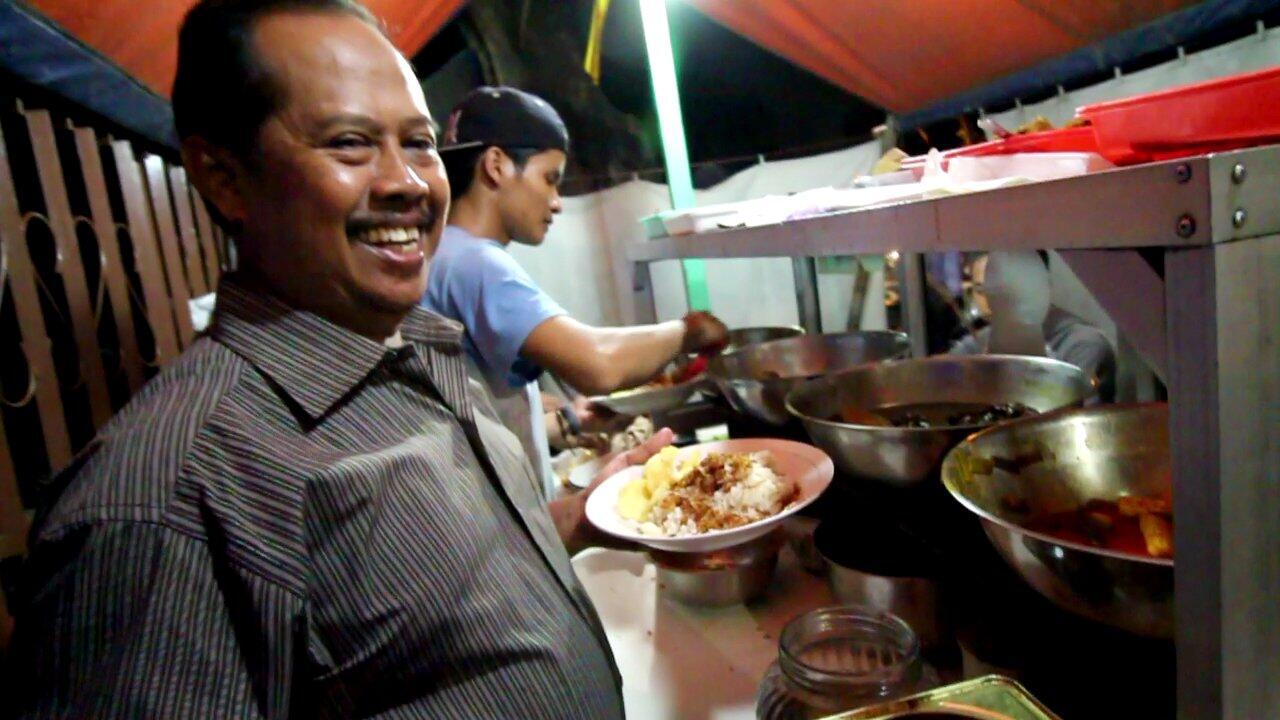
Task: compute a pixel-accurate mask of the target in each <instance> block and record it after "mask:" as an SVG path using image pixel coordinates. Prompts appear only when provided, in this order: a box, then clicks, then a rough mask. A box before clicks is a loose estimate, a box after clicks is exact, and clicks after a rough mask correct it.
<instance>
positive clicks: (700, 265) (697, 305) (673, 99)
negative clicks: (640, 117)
mask: <svg viewBox="0 0 1280 720" xmlns="http://www.w3.org/2000/svg"><path fill="white" fill-rule="evenodd" d="M640 21H641V23H642V24H643V25H644V44H645V48H646V50H647V52H648V55H649V75H650V77H651V78H652V82H653V98H654V103H655V105H657V108H658V128H659V130H660V133H661V135H662V156H663V160H664V162H665V164H666V166H667V187H668V188H669V189H670V191H671V206H672V207H673V208H675V209H677V210H684V209H686V208H691V207H694V206H696V205H697V204H698V203H697V200H696V199H695V198H694V195H693V176H692V174H691V173H690V172H689V149H688V147H687V145H686V144H685V138H684V118H683V116H682V115H681V113H680V89H679V87H678V86H677V85H676V62H675V55H674V54H673V53H672V52H671V28H670V25H669V23H668V20H667V6H666V0H640ZM684 284H685V290H686V291H687V292H688V295H689V307H690V308H692V309H694V310H709V309H710V308H711V297H710V295H709V294H708V293H707V270H706V264H705V263H704V262H703V261H701V260H685V261H684Z"/></svg>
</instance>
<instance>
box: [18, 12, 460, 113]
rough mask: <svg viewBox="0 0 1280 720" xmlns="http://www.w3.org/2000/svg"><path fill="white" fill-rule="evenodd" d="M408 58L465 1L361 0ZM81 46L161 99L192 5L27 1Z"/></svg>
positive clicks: (166, 89)
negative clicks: (383, 24) (181, 30)
mask: <svg viewBox="0 0 1280 720" xmlns="http://www.w3.org/2000/svg"><path fill="white" fill-rule="evenodd" d="M362 1H363V3H364V5H365V7H368V8H369V10H371V11H372V12H373V14H374V15H377V16H378V17H379V18H381V19H382V21H383V22H384V23H385V24H386V27H387V31H388V33H389V34H390V35H391V40H392V42H394V43H395V44H396V47H398V48H399V49H400V51H401V52H403V53H404V54H405V55H408V56H412V55H413V54H414V53H416V52H417V51H418V50H419V49H420V48H421V47H422V46H423V45H425V44H426V42H427V41H428V40H430V39H431V37H432V36H433V35H435V34H436V32H437V31H438V30H439V29H440V28H441V27H443V26H444V24H445V23H446V22H448V21H449V19H450V18H452V17H453V15H454V13H456V12H457V11H458V9H459V8H460V7H462V5H463V4H464V2H465V0H362ZM30 4H31V5H32V6H34V7H35V8H36V9H37V10H39V11H40V12H41V13H43V14H44V15H45V16H47V17H48V18H49V19H50V20H53V21H54V22H56V23H58V24H59V25H61V26H62V27H63V28H65V29H66V30H67V31H68V32H70V33H71V34H72V35H74V36H75V37H77V38H79V39H80V40H81V41H83V42H84V43H85V44H87V45H89V46H90V47H92V48H94V49H96V50H97V51H98V52H100V53H102V54H103V55H105V56H107V57H108V58H110V59H111V60H113V61H114V62H115V63H116V64H117V65H119V66H120V67H121V68H123V69H124V70H125V71H126V72H128V73H129V74H130V75H132V76H133V77H135V78H137V79H138V80H140V81H142V83H143V84H144V85H146V86H147V87H149V88H151V89H152V90H154V91H155V92H157V93H158V94H160V95H163V96H165V97H168V96H169V88H170V85H172V84H173V73H174V69H175V68H176V67H177V63H178V26H179V25H181V24H182V18H183V16H184V15H186V13H187V10H189V9H190V8H191V6H192V5H194V4H195V2H194V0H30Z"/></svg>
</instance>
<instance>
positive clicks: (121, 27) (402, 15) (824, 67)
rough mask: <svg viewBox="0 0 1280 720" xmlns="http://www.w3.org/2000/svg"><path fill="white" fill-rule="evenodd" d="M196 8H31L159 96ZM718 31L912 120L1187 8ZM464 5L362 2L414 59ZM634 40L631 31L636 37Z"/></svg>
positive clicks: (828, 18) (817, 3)
mask: <svg viewBox="0 0 1280 720" xmlns="http://www.w3.org/2000/svg"><path fill="white" fill-rule="evenodd" d="M193 1H194V0H29V2H31V4H32V5H33V6H34V7H35V8H36V9H38V10H39V11H40V12H42V13H44V14H45V15H46V16H48V17H49V18H51V19H53V20H54V21H56V22H57V23H59V24H60V25H62V26H63V27H64V28H66V29H67V30H69V31H70V32H71V33H72V34H73V35H75V36H76V37H78V38H80V39H81V40H82V41H84V42H85V43H87V44H88V45H90V46H92V47H94V48H96V49H97V50H98V51H100V52H101V53H103V54H104V55H106V56H107V57H108V58H110V59H112V60H113V61H114V62H115V63H116V64H118V65H120V66H121V67H122V68H124V69H125V70H126V71H127V72H129V73H130V74H131V75H133V76H134V77H136V78H138V79H139V80H141V81H142V82H143V83H145V84H146V85H148V86H149V87H151V88H152V89H154V90H156V91H157V92H159V93H160V94H161V95H165V96H167V95H168V93H169V86H170V84H171V83H172V81H173V69H174V63H175V61H176V57H177V47H176V37H177V28H178V25H179V23H180V22H181V21H182V16H183V14H184V13H185V12H186V10H187V8H189V7H190V6H191V5H192V4H193ZM689 1H690V2H692V4H693V5H695V6H696V7H698V8H699V9H701V10H702V11H703V12H705V13H706V14H707V15H709V16H710V17H712V18H714V19H715V20H717V21H718V22H720V23H721V24H723V25H725V26H727V27H729V28H730V29H732V30H734V31H736V32H738V33H739V34H741V35H744V36H746V37H748V38H750V39H751V40H753V41H754V42H756V43H757V44H759V45H761V46H763V47H766V48H768V49H770V50H772V51H773V52H776V53H777V54H779V55H781V56H783V57H785V58H787V59H788V60H790V61H791V62H793V63H795V64H797V65H799V66H801V67H804V68H806V69H808V70H809V71H811V72H813V73H815V74H817V75H819V76H820V77H823V78H826V79H827V80H828V81H830V82H832V83H834V84H836V85H838V86H840V87H842V88H844V89H845V90H848V91H849V92H851V93H853V94H855V95H859V96H861V97H863V98H865V99H867V100H869V101H871V102H873V103H876V104H878V105H880V106H882V107H884V108H886V109H888V110H890V111H892V112H898V113H902V112H909V111H912V110H918V109H920V108H922V107H925V106H927V105H929V104H931V103H934V102H937V101H940V100H943V99H945V98H948V97H950V96H952V95H955V94H957V93H959V92H962V91H965V90H970V89H973V88H976V87H979V86H981V85H984V84H986V83H988V82H991V81H993V80H996V79H998V78H1000V77H1002V76H1005V75H1008V74H1010V73H1013V72H1016V71H1019V70H1024V69H1026V68H1028V67H1031V66H1033V65H1035V64H1036V63H1038V62H1041V61H1044V60H1048V59H1050V58H1053V57H1056V56H1059V55H1063V54H1065V53H1068V52H1071V51H1073V50H1077V49H1079V48H1081V47H1084V46H1087V45H1090V44H1093V43H1095V42H1098V41H1100V40H1102V39H1104V38H1107V37H1109V36H1111V35H1114V34H1116V33H1119V32H1122V31H1124V30H1127V29H1129V28H1132V27H1136V26H1139V25H1142V24H1144V23H1147V22H1150V21H1152V20H1154V19H1156V18H1159V17H1161V16H1163V15H1166V14H1168V13H1171V12H1174V11H1177V10H1180V9H1182V8H1184V7H1187V6H1190V5H1194V4H1196V2H1195V0H1123V1H1122V2H1111V1H1103V0H689ZM464 3H465V0H365V4H366V5H367V6H368V7H369V9H370V10H372V11H373V12H374V13H375V14H377V15H378V16H379V17H381V18H382V19H383V20H384V21H385V22H386V25H387V28H388V30H389V31H390V34H391V37H392V39H393V41H394V42H395V43H396V45H397V46H398V47H399V48H400V50H401V51H402V52H404V53H405V54H406V55H413V54H414V53H416V52H417V51H418V50H419V49H421V47H422V46H423V45H424V44H425V43H426V42H427V40H429V39H430V38H431V37H432V36H433V35H434V34H435V33H436V32H437V31H438V30H439V29H440V27H441V26H442V25H444V23H445V22H447V21H448V20H449V18H451V17H452V16H453V14H454V13H455V12H457V10H458V8H459V7H461V6H462V5H463V4H464ZM636 32H639V28H636Z"/></svg>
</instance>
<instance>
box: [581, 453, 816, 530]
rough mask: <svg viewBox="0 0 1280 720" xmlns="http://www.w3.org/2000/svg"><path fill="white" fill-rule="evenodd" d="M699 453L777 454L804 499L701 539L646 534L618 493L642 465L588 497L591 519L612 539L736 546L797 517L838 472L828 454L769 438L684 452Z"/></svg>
mask: <svg viewBox="0 0 1280 720" xmlns="http://www.w3.org/2000/svg"><path fill="white" fill-rule="evenodd" d="M695 450H697V451H701V452H703V453H709V452H730V453H751V452H761V451H767V452H768V453H770V455H772V456H773V466H774V469H775V470H776V471H777V472H778V474H779V475H783V476H785V477H788V478H790V479H791V480H792V481H794V482H795V483H796V484H797V485H799V487H800V496H799V498H798V499H797V500H796V501H795V502H793V503H792V504H791V506H790V507H788V508H786V509H784V510H783V511H782V512H780V513H778V514H777V515H774V516H772V517H767V518H765V519H763V520H758V521H756V522H753V523H751V524H749V525H743V526H741V527H736V528H733V529H730V530H713V531H711V532H706V533H702V534H700V535H690V536H687V537H675V538H669V537H656V536H652V535H641V534H640V533H639V532H637V531H635V530H634V529H633V528H632V527H631V525H630V523H629V522H628V521H627V520H625V519H623V518H622V517H621V516H619V515H618V510H617V507H618V493H619V492H621V491H622V487H623V486H624V485H626V484H627V483H629V482H631V481H632V480H634V479H636V478H638V477H640V475H641V473H642V472H643V471H644V470H643V467H642V466H639V465H633V466H631V467H629V468H627V469H625V470H622V471H621V472H618V473H616V474H614V475H612V476H610V477H609V479H607V480H605V481H604V482H603V483H601V484H600V486H599V487H597V488H596V489H595V491H594V492H592V493H591V497H589V498H587V519H588V520H590V521H591V523H592V524H593V525H595V526H596V527H598V528H600V529H601V530H603V531H604V532H607V533H609V534H610V535H614V536H616V537H620V538H623V539H624V540H632V541H634V542H637V543H640V544H642V545H648V546H649V547H655V548H658V549H660V550H671V551H674V552H709V551H711V550H719V549H721V548H727V547H733V546H734V545H739V544H741V543H744V542H747V541H748V540H753V539H755V538H758V537H760V536H761V535H764V534H765V533H767V532H769V531H770V530H772V529H773V528H774V527H775V526H777V525H778V523H780V522H782V520H783V518H786V517H788V516H790V515H793V514H795V513H796V512H797V511H798V510H800V509H801V508H803V507H804V506H806V505H808V504H809V503H811V502H813V501H814V500H816V499H817V497H818V496H819V495H821V494H822V491H824V490H826V489H827V485H829V484H831V477H832V476H833V475H834V474H835V466H834V465H832V463H831V458H830V457H827V454H826V453H824V452H822V451H821V450H819V449H818V448H816V447H813V446H812V445H806V444H804V443H798V442H792V441H790V440H773V439H768V438H747V439H743V440H721V441H718V442H710V443H703V444H701V445H691V446H689V447H686V448H682V449H681V450H680V454H681V455H682V456H683V455H686V454H688V453H691V452H694V451H695Z"/></svg>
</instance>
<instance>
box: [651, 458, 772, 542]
mask: <svg viewBox="0 0 1280 720" xmlns="http://www.w3.org/2000/svg"><path fill="white" fill-rule="evenodd" d="M751 460H752V463H751V471H750V473H749V474H748V475H747V477H746V478H745V479H744V480H742V481H741V482H737V483H733V484H731V485H729V486H728V487H724V488H721V489H719V490H717V491H716V492H715V493H714V494H713V495H712V496H711V506H712V507H713V508H714V509H716V510H718V511H721V512H732V513H736V514H738V515H741V516H743V517H745V518H747V519H748V520H749V521H750V522H755V521H757V520H762V519H764V518H767V517H771V516H773V515H777V514H778V513H779V512H781V511H782V509H783V507H784V506H785V504H786V502H785V501H786V500H787V499H788V497H789V495H790V494H791V488H790V486H789V484H788V483H786V482H784V481H783V480H782V479H781V478H780V477H778V474H777V473H775V472H774V471H773V468H771V467H769V464H768V461H769V457H768V453H763V452H760V453H752V454H751ZM633 526H634V527H635V528H636V530H638V531H639V532H640V533H641V534H643V535H649V536H654V537H687V536H689V535H698V534H699V532H698V525H697V522H696V520H695V518H692V517H686V516H685V512H684V509H683V508H681V507H679V506H677V507H674V508H671V509H670V510H668V509H666V508H663V507H660V506H658V505H655V506H654V507H653V509H652V510H651V511H650V518H649V520H648V521H647V522H638V523H634V524H633Z"/></svg>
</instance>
